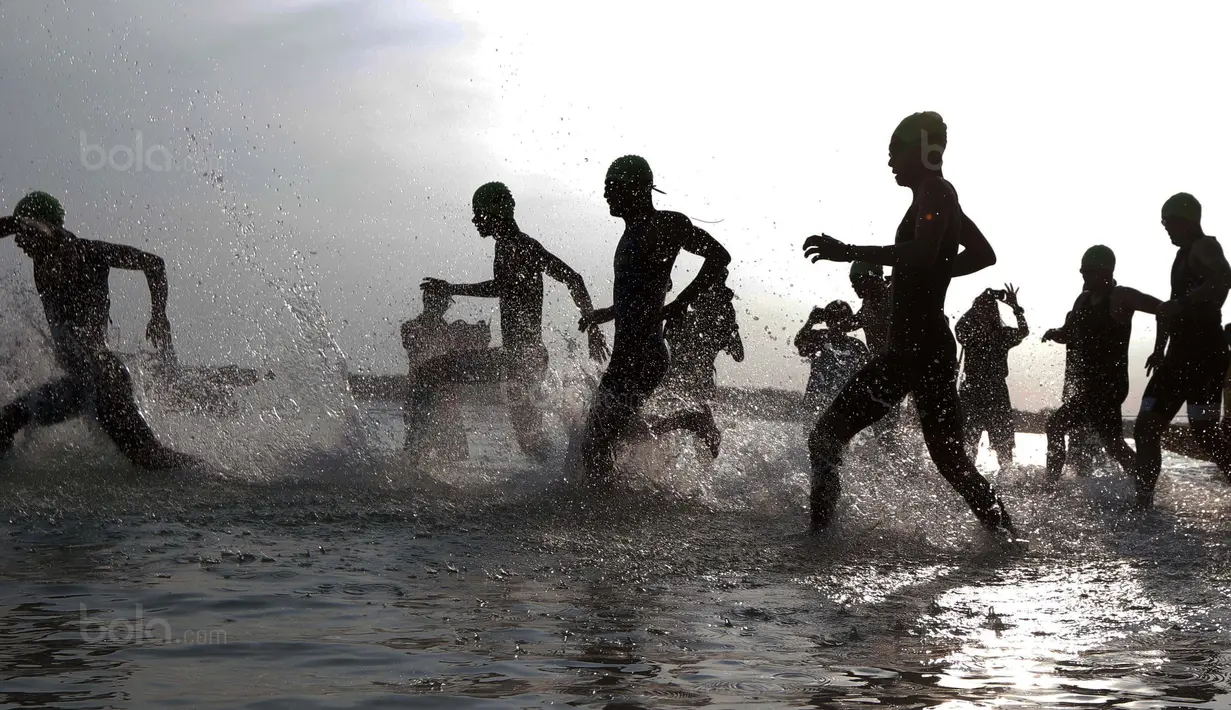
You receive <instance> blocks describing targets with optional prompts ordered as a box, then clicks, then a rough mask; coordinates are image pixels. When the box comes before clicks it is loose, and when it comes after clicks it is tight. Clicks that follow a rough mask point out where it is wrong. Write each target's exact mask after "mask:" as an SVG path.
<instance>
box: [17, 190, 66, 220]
mask: <svg viewBox="0 0 1231 710" xmlns="http://www.w3.org/2000/svg"><path fill="white" fill-rule="evenodd" d="M13 216H14V217H29V218H31V219H37V220H38V221H40V222H46V223H48V224H51V225H53V226H56V227H63V226H64V208H63V207H61V206H60V201H59V200H57V199H56V198H54V197H52V196H51V195H48V194H47V193H45V192H31V193H30V194H29V195H26V196H25V197H23V198H21V200H19V201H18V202H17V206H16V207H14V208H13Z"/></svg>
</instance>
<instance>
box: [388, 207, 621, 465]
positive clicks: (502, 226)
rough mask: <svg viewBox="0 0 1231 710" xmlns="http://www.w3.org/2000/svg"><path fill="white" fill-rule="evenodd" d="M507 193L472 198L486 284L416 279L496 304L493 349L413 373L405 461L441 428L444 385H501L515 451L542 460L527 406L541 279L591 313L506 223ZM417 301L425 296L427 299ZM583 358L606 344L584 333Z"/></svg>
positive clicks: (531, 407)
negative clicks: (488, 270)
mask: <svg viewBox="0 0 1231 710" xmlns="http://www.w3.org/2000/svg"><path fill="white" fill-rule="evenodd" d="M515 205H516V203H515V202H514V201H513V194H512V192H510V191H509V188H508V187H506V186H505V185H504V184H503V183H499V182H489V183H487V184H485V185H483V186H481V187H480V188H479V189H478V190H476V191H475V193H474V198H473V200H472V206H473V209H474V220H473V221H474V226H475V228H476V229H477V230H478V232H479V236H480V237H483V238H488V237H490V238H492V239H495V241H496V254H495V260H494V262H493V265H492V272H493V273H492V279H491V280H489V281H483V282H480V283H476V284H453V283H449V282H448V281H444V280H441V279H437V278H427V279H424V280H423V284H422V288H423V289H424V291H425V292H427V294H430V293H432V292H436V293H440V294H443V295H448V296H473V297H477V298H497V299H499V300H500V339H501V345H500V347H498V348H484V349H480V350H465V351H455V352H452V353H448V354H445V355H440V356H438V357H435V358H432V359H431V360H429V361H428V362H425V363H423V364H422V365H421V366H419V368H418V369H417V370H416V374H415V378H414V380H413V381H412V382H411V384H410V392H409V394H408V397H407V401H408V405H407V411H408V412H409V413H410V414H411V415H412V416H411V420H410V421H409V422H408V424H409V426H408V427H407V447H408V449H409V450H410V451H411V453H412V455H417V454H416V452H421V451H423V450H424V447H425V446H426V443H427V440H429V439H430V438H432V436H433V427H436V428H437V431H438V430H439V427H440V426H441V425H443V424H447V420H448V417H447V415H443V414H440V415H438V408H439V407H441V406H442V402H441V400H442V398H444V396H445V395H444V394H443V393H442V389H441V388H442V386H443V385H446V384H450V383H478V382H504V383H505V392H506V395H507V397H508V403H509V418H510V420H511V421H512V424H513V431H514V433H515V434H516V436H517V443H518V446H519V447H520V448H521V450H522V451H523V452H524V453H526V454H529V455H532V456H542V455H544V454H546V453H547V449H548V443H547V439H546V437H545V436H544V434H543V428H542V413H541V412H540V411H539V410H538V408H537V406H536V405H535V402H534V392H535V391H536V390H537V389H538V386H539V384H540V383H541V381H542V379H543V376H544V375H545V374H546V372H547V366H548V359H547V348H546V346H545V345H544V344H543V275H544V274H546V275H548V276H550V277H552V278H553V279H555V280H557V281H560V282H561V283H563V284H564V285H565V286H567V287H568V290H569V293H570V294H572V296H573V301H574V302H575V303H576V304H577V307H578V309H580V310H581V314H582V317H583V318H586V317H589V316H590V315H591V314H592V311H593V307H592V304H591V302H590V294H589V292H588V291H587V290H586V284H585V281H584V280H583V279H582V278H581V276H580V275H579V274H578V273H577V272H576V271H574V270H573V269H571V268H569V266H568V265H567V264H565V263H564V262H563V261H561V260H560V259H559V257H557V256H555V255H554V254H552V253H551V252H549V251H547V250H546V249H545V248H543V245H542V244H539V242H538V241H536V240H534V239H532V238H530V237H529V236H527V235H526V234H525V233H523V232H522V231H521V228H520V227H518V225H517V220H516V219H515V217H514V207H515ZM427 294H425V295H427ZM588 334H589V339H590V343H589V344H590V356H591V357H592V358H593V359H595V360H599V361H601V360H603V359H604V358H606V356H607V345H606V342H605V340H604V338H603V334H602V331H600V330H599V329H598V328H596V327H591V328H588Z"/></svg>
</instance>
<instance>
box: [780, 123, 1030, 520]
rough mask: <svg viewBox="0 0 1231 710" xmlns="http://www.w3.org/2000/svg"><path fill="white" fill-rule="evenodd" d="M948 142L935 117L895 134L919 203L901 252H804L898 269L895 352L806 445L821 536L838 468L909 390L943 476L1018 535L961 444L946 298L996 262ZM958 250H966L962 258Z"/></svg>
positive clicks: (897, 246) (902, 234)
mask: <svg viewBox="0 0 1231 710" xmlns="http://www.w3.org/2000/svg"><path fill="white" fill-rule="evenodd" d="M946 143H947V131H946V127H945V124H944V121H943V120H942V119H941V117H940V115H939V114H936V113H933V112H927V113H916V114H913V115H911V116H908V117H907V118H906V119H904V120H903V121H902V122H901V123H900V124H899V125H898V127H897V128H896V129H895V130H894V132H893V137H892V138H891V139H890V141H889V166H890V168H891V169H892V170H893V174H894V176H895V178H896V180H897V182H898V184H899V185H902V186H905V187H909V188H910V189H911V193H912V196H913V199H912V202H911V206H910V209H908V210H907V212H906V216H905V217H904V218H903V219H902V222H901V224H900V225H899V226H898V231H897V236H896V238H895V240H894V244H893V245H891V246H866V247H859V246H851V245H848V244H844V243H842V242H840V241H838V240H837V239H834V238H833V237H830V236H827V235H820V236H813V237H809V238H808V239H807V240H806V241H805V242H804V255H805V256H807V257H809V258H811V259H812V260H813V261H814V262H815V261H818V260H822V259H824V260H828V261H856V260H858V261H865V262H868V263H872V264H882V265H885V266H890V267H893V276H892V279H891V282H890V283H891V287H890V303H891V306H890V327H889V347H888V349H887V350H886V352H884V353H881V354H879V355H877V356H876V357H874V358H873V360H872V362H870V363H868V365H867V366H865V367H864V368H863V369H862V370H861V371H860V372H859V374H858V375H856V376H855V377H854V379H852V380H851V381H850V382H849V383H847V385H846V387H845V388H843V390H842V393H841V394H839V395H838V398H837V399H836V400H835V401H834V403H833V405H832V406H830V407H829V409H828V410H827V411H826V412H825V413H824V414H822V415H821V417H820V419H819V420H818V421H817V424H816V428H815V429H814V430H813V432H812V435H811V437H810V438H809V441H808V448H809V453H810V456H811V459H812V494H811V504H812V527H813V529H814V530H816V529H822V528H825V527H827V526H828V525H829V524H830V523H831V522H832V521H833V517H834V512H835V510H836V508H837V504H838V499H839V497H840V491H841V486H840V482H839V477H838V467H839V466H840V465H841V463H842V457H843V454H844V452H845V451H846V449H847V446H848V444H849V443H850V440H851V439H852V438H853V437H854V436H855V434H857V433H858V432H859V431H860V430H862V429H864V428H866V427H868V426H869V425H871V424H872V423H874V422H876V421H877V420H878V419H880V418H881V417H883V416H884V415H885V413H886V412H888V411H889V409H890V408H891V407H892V406H893V405H894V404H897V403H898V402H900V401H901V400H902V398H903V397H905V396H906V394H907V393H911V394H913V395H914V398H915V404H916V407H917V409H918V410H919V424H920V427H921V429H922V430H923V437H924V440H925V441H926V442H927V446H928V451H929V452H930V453H931V455H932V460H933V461H935V462H936V467H937V468H938V469H939V470H940V473H941V475H943V476H944V477H945V479H947V480H948V481H949V483H950V484H951V485H952V486H953V487H954V489H956V490H957V492H958V493H960V494H961V495H962V497H963V498H965V499H966V502H967V504H969V505H970V509H971V510H972V511H973V512H974V514H975V515H976V516H977V517H978V518H979V520H980V521H981V522H982V523H983V524H984V525H985V526H987V527H988V528H990V529H992V530H993V531H1000V532H1002V533H1003V534H1010V535H1011V534H1012V532H1011V526H1010V522H1009V516H1008V513H1006V512H1005V510H1004V506H1003V505H1002V504H1001V502H1000V500H999V499H998V498H997V497H996V494H995V493H994V492H993V490H992V487H991V485H990V484H989V483H988V482H987V480H986V479H984V478H983V476H981V475H979V472H978V471H977V470H976V469H975V465H974V463H973V462H972V461H971V459H970V457H969V456H968V455H967V453H966V449H965V447H964V446H963V443H962V414H961V407H960V406H959V404H958V396H957V345H956V343H954V340H953V334H952V333H951V332H950V331H949V321H948V319H947V318H946V317H945V314H944V305H945V294H946V292H947V291H948V288H949V281H950V280H951V279H952V278H953V277H954V276H962V275H965V274H969V273H973V272H975V271H978V270H979V269H982V268H984V267H986V266H988V265H990V264H992V263H994V262H995V260H996V256H995V252H994V251H993V250H992V248H991V245H990V244H988V243H987V240H986V239H985V238H984V237H983V234H982V233H981V232H980V231H979V229H978V227H976V226H975V225H974V223H973V222H971V221H970V218H969V217H967V216H966V215H965V214H964V213H963V212H962V208H961V205H960V204H959V202H958V197H957V193H956V191H955V190H954V189H953V186H952V185H950V184H949V182H948V181H947V180H945V178H944V176H943V175H942V173H941V160H942V157H943V153H944V149H945V146H946ZM959 247H965V248H964V249H962V250H961V252H960V253H959Z"/></svg>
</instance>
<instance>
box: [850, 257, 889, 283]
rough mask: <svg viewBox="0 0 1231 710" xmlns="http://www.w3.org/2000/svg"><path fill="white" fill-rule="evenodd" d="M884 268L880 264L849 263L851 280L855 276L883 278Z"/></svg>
mask: <svg viewBox="0 0 1231 710" xmlns="http://www.w3.org/2000/svg"><path fill="white" fill-rule="evenodd" d="M884 275H885V268H884V267H883V266H881V265H880V264H869V263H868V262H866V261H852V262H851V278H852V279H853V278H855V277H856V276H884Z"/></svg>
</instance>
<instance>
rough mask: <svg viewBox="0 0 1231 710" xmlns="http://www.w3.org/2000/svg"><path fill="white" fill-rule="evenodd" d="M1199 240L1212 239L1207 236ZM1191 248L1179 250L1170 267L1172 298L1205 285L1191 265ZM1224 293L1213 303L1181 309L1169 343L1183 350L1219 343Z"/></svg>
mask: <svg viewBox="0 0 1231 710" xmlns="http://www.w3.org/2000/svg"><path fill="white" fill-rule="evenodd" d="M1202 239H1214V237H1210V236H1206V237H1202ZM1192 248H1193V245H1190V246H1187V247H1184V248H1181V249H1180V250H1179V251H1178V252H1177V253H1176V255H1175V261H1174V262H1173V263H1172V265H1171V298H1172V300H1175V299H1177V298H1183V297H1185V296H1187V295H1189V294H1190V293H1192V292H1193V291H1195V290H1196V289H1198V288H1200V287H1201V286H1202V285H1204V284H1205V279H1204V278H1203V277H1202V276H1201V275H1200V274H1198V273H1197V270H1196V269H1194V268H1193V265H1192ZM1226 299H1227V292H1226V291H1223V292H1222V295H1221V297H1220V298H1219V299H1218V300H1217V302H1214V303H1197V304H1193V305H1191V306H1188V307H1186V308H1184V310H1182V311H1181V312H1180V313H1179V314H1178V315H1177V316H1176V317H1175V321H1174V322H1173V324H1172V327H1171V332H1170V337H1171V342H1172V343H1174V344H1176V345H1178V346H1180V347H1182V348H1188V347H1200V346H1207V345H1209V344H1210V343H1212V342H1213V341H1215V340H1217V341H1219V342H1222V340H1223V336H1222V304H1223V302H1224V301H1226Z"/></svg>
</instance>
